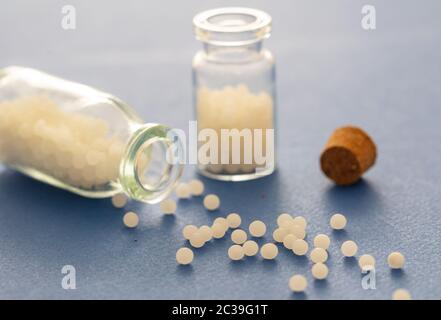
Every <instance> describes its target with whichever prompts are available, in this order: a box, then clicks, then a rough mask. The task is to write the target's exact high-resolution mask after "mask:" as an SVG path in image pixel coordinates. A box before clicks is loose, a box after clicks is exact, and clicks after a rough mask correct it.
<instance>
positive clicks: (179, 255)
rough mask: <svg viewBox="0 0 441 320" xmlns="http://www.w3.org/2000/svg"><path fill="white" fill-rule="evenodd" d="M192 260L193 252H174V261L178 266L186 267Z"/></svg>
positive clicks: (182, 250)
mask: <svg viewBox="0 0 441 320" xmlns="http://www.w3.org/2000/svg"><path fill="white" fill-rule="evenodd" d="M193 258H194V254H193V251H191V249H189V248H180V249H178V251H176V261H177V262H178V263H179V264H182V265H187V264H190V263H192V261H193Z"/></svg>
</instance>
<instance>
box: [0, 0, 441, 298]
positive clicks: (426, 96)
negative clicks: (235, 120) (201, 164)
mask: <svg viewBox="0 0 441 320" xmlns="http://www.w3.org/2000/svg"><path fill="white" fill-rule="evenodd" d="M70 3H72V4H74V5H75V6H76V9H77V16H78V22H77V30H75V31H63V30H62V29H61V28H60V19H61V6H62V5H63V4H64V1H49V0H46V1H39V2H38V3H37V2H31V1H14V2H7V3H2V5H1V8H0V14H1V19H0V39H2V40H1V43H2V46H1V50H0V64H1V65H2V66H6V65H10V64H18V65H25V66H31V67H36V68H39V69H42V70H46V71H48V72H50V73H53V74H57V75H60V76H64V77H66V78H69V79H72V80H76V81H79V82H83V83H86V84H89V85H92V86H95V87H98V88H101V89H103V90H106V91H109V92H112V93H115V94H116V95H118V96H119V97H121V98H122V99H123V100H125V101H127V102H128V103H129V104H131V105H133V106H134V107H135V108H136V109H137V110H138V111H139V112H140V113H141V114H142V115H143V116H144V117H145V119H147V120H148V121H150V122H160V123H166V124H169V125H172V126H176V127H180V128H186V126H187V121H188V120H189V119H192V117H193V116H192V106H191V82H190V72H191V70H190V63H191V58H192V55H193V54H194V52H195V51H196V50H197V49H198V48H199V44H198V43H197V42H196V41H195V40H194V39H193V36H192V32H191V18H192V16H193V14H195V13H196V12H198V11H200V10H203V9H208V8H211V7H216V6H220V5H225V4H233V3H232V2H230V1H222V2H219V1H218V2H214V1H188V0H187V1H185V4H184V2H181V1H161V2H160V5H156V6H155V5H154V3H155V2H147V1H125V2H124V4H123V3H121V4H120V5H115V4H110V3H109V1H94V2H93V3H91V2H90V1H70ZM236 3H237V2H235V3H234V4H236ZM242 3H243V4H244V5H247V6H253V7H257V8H261V9H264V10H267V11H268V12H269V13H270V14H272V16H273V18H274V32H273V37H272V38H271V39H270V40H269V41H268V42H267V47H269V48H270V49H271V50H272V51H273V52H274V54H275V56H276V58H277V63H278V67H279V68H278V99H279V106H278V116H279V122H278V135H279V145H278V156H279V163H278V171H277V173H276V174H274V175H272V176H271V177H268V178H265V179H262V180H258V181H252V182H245V183H236V184H231V183H221V182H215V181H209V180H204V182H205V183H206V189H207V191H209V192H215V193H217V194H219V196H220V198H221V199H222V208H221V210H220V211H219V212H216V213H207V212H206V211H205V210H204V209H203V207H202V205H201V202H202V201H201V199H199V198H194V199H192V200H189V201H181V202H179V212H178V214H177V215H176V217H174V218H173V217H172V218H170V217H163V216H162V215H161V214H160V213H159V210H158V207H157V206H147V205H142V204H136V203H130V205H129V206H128V209H133V210H136V211H137V212H139V213H140V214H141V217H142V218H141V223H140V226H139V227H138V228H137V229H136V230H127V229H125V228H124V227H123V226H122V223H121V218H122V215H123V211H122V210H116V209H113V208H112V206H111V205H110V201H109V200H89V199H84V198H81V197H78V196H75V195H73V194H69V193H67V192H64V191H61V190H57V189H55V188H52V187H50V186H46V185H44V184H41V183H39V182H35V181H33V180H31V179H29V178H26V177H23V176H21V175H19V174H17V173H14V172H11V171H8V170H3V169H0V298H63V299H67V298H92V299H93V298H165V299H170V298H214V299H218V298H231V299H236V298H237V299H238V298H244V299H259V298H270V299H279V298H280V299H291V298H310V299H317V298H320V299H370V298H380V299H388V298H389V297H390V296H391V294H392V292H393V290H394V289H396V288H399V287H404V288H408V289H409V290H410V291H411V293H412V295H413V296H414V297H415V298H419V299H422V298H441V275H440V272H439V270H440V265H441V254H440V243H441V219H440V214H441V204H440V203H441V192H440V191H441V188H440V187H441V182H440V181H441V161H440V155H441V143H440V141H441V129H440V119H441V109H440V108H441V106H440V101H441V91H440V84H441V76H440V70H441V63H440V56H441V46H440V43H439V40H440V39H441V20H440V19H439V12H440V9H441V5H440V2H439V1H436V0H434V1H423V2H421V1H398V0H394V1H369V3H371V4H374V5H375V6H376V9H377V30H375V31H371V32H368V31H364V30H362V29H361V28H360V18H361V14H360V10H361V7H362V5H363V4H364V3H363V2H361V1H337V0H333V1H310V0H304V1H277V2H276V1H255V2H251V1H242ZM347 123H352V124H356V125H359V126H361V127H363V128H365V129H366V130H367V131H368V132H369V133H370V134H371V135H372V136H373V137H374V139H375V141H376V142H377V144H378V149H379V158H378V162H377V164H376V165H375V167H374V168H373V169H372V170H371V171H369V172H368V174H366V177H365V179H364V180H363V181H362V182H361V183H359V184H357V185H355V186H353V187H349V188H338V187H334V186H333V185H332V184H331V183H330V182H329V181H328V180H327V179H326V178H325V177H324V176H323V175H322V173H321V172H320V170H319V167H318V156H319V153H320V151H321V149H322V147H323V145H324V143H325V141H326V139H327V137H328V135H329V134H330V133H331V132H332V130H333V129H334V128H335V127H337V126H340V125H342V124H347ZM185 175H186V178H189V177H191V176H193V175H194V170H193V168H188V170H187V171H186V174H185ZM231 211H237V212H240V213H241V214H242V217H243V220H244V222H245V223H246V224H247V223H249V222H250V221H251V220H252V219H255V218H259V219H262V220H264V221H265V222H266V223H267V224H268V225H269V227H270V229H271V230H272V229H273V228H274V226H275V218H276V214H277V213H280V212H283V211H288V212H291V213H293V214H296V215H298V214H301V215H304V216H305V217H306V218H307V219H308V220H309V222H310V224H309V227H308V240H312V237H313V236H314V235H315V234H317V233H318V232H324V233H328V234H330V235H331V239H332V244H331V248H330V259H329V263H328V264H329V268H330V274H329V278H328V280H327V281H323V282H317V281H313V280H312V277H311V275H310V272H309V269H310V266H311V264H310V262H309V261H308V260H307V259H306V258H301V257H295V256H293V255H292V254H291V253H290V252H288V251H286V250H281V252H280V254H279V257H278V258H277V260H276V261H261V259H260V258H248V259H246V260H244V261H242V262H235V263H233V262H230V261H229V260H228V258H227V254H226V251H227V248H228V246H229V244H230V240H229V239H227V238H225V239H223V240H219V241H215V242H214V243H210V244H209V245H207V246H206V247H204V248H202V249H200V250H196V251H197V252H196V258H195V261H194V263H193V264H192V266H190V267H178V266H177V265H176V263H175V260H174V255H175V252H176V249H177V248H179V247H180V246H182V245H183V244H184V241H183V240H182V237H181V232H180V230H181V228H182V227H183V226H184V225H185V224H188V223H194V224H205V223H209V222H210V221H212V220H213V218H214V217H217V216H222V215H225V214H227V213H228V212H231ZM335 211H341V212H343V213H345V214H346V215H347V217H348V219H349V222H348V226H347V228H346V231H344V232H331V230H330V228H329V226H328V220H329V217H330V215H331V213H332V212H335ZM268 239H269V237H268ZM345 239H353V240H355V241H356V242H357V243H358V244H359V247H360V253H370V254H373V255H374V256H375V257H376V259H377V289H376V290H369V291H366V290H363V289H362V287H361V281H360V280H361V274H360V271H359V269H358V267H357V265H356V261H355V260H353V259H343V258H342V257H341V255H340V254H339V251H338V249H339V245H340V244H341V242H342V241H344V240H345ZM393 250H399V251H401V252H403V253H404V255H405V256H406V258H407V263H406V266H405V269H404V271H402V272H391V271H390V270H389V268H388V267H387V264H386V257H387V255H388V253H389V252H391V251H393ZM66 264H72V265H74V266H75V267H76V270H77V289H76V290H71V291H66V290H63V289H62V288H61V285H60V282H61V278H62V274H61V268H62V266H63V265H66ZM293 273H302V274H305V275H307V277H308V280H309V288H308V289H307V291H306V294H304V295H293V294H292V293H290V291H289V289H288V286H287V283H288V278H289V277H290V276H291V275H292V274H293Z"/></svg>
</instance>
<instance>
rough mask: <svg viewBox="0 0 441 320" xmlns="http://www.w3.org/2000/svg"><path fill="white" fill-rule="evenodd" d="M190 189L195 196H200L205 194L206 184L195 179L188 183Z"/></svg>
mask: <svg viewBox="0 0 441 320" xmlns="http://www.w3.org/2000/svg"><path fill="white" fill-rule="evenodd" d="M188 185H189V187H190V191H191V194H192V195H193V196H196V197H197V196H200V195H202V194H203V193H204V189H205V187H204V183H203V182H202V181H200V180H197V179H193V180H191V181H190V182H189V183H188Z"/></svg>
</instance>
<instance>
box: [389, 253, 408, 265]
mask: <svg viewBox="0 0 441 320" xmlns="http://www.w3.org/2000/svg"><path fill="white" fill-rule="evenodd" d="M404 262H405V258H404V256H403V254H402V253H401V252H392V253H391V254H389V256H388V257H387V263H388V264H389V267H391V268H392V269H401V268H402V267H403V266H404Z"/></svg>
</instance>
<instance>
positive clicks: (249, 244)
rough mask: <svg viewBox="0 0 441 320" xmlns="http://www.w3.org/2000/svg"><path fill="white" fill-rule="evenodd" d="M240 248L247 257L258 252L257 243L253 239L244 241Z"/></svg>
mask: <svg viewBox="0 0 441 320" xmlns="http://www.w3.org/2000/svg"><path fill="white" fill-rule="evenodd" d="M242 248H243V251H244V253H245V255H246V256H247V257H252V256H255V255H256V254H257V252H259V245H258V244H257V242H256V241H253V240H248V241H245V243H244V244H243V245H242Z"/></svg>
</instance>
